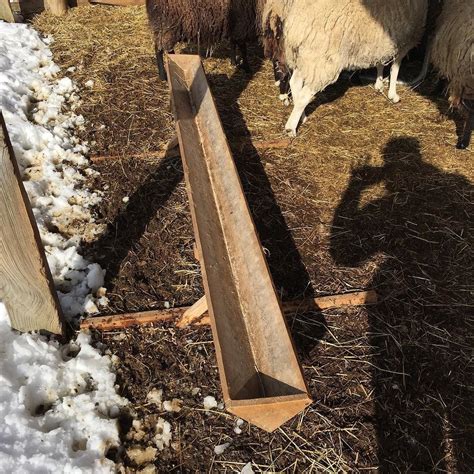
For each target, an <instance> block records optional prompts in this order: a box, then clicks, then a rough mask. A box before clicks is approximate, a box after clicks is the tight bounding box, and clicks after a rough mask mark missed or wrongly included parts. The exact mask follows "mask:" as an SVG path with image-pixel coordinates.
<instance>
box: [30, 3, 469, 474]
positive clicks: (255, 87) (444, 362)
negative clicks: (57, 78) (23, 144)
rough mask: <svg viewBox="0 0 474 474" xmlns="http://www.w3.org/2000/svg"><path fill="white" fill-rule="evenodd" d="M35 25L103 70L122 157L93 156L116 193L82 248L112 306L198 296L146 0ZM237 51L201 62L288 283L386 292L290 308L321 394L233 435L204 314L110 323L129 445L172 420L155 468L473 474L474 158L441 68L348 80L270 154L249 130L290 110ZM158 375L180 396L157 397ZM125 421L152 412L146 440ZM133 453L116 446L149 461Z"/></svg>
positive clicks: (108, 127)
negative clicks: (443, 89)
mask: <svg viewBox="0 0 474 474" xmlns="http://www.w3.org/2000/svg"><path fill="white" fill-rule="evenodd" d="M35 25H36V27H37V28H39V29H41V30H42V31H43V32H44V33H48V34H52V35H53V36H54V38H55V42H54V43H53V45H52V49H53V52H54V54H55V60H56V61H57V62H58V64H59V65H61V67H62V68H63V70H64V69H66V68H68V67H71V66H74V67H75V68H76V69H75V70H74V71H73V72H71V73H70V76H71V77H72V78H73V79H75V80H76V81H77V82H78V83H79V84H80V85H83V86H84V84H85V83H86V81H88V80H89V79H92V80H93V81H94V85H93V86H92V88H88V87H85V86H84V88H83V90H82V94H81V95H82V98H83V105H82V107H81V113H83V114H84V116H85V118H86V121H87V129H86V132H85V138H86V139H88V141H89V142H90V143H92V144H93V149H92V154H93V155H101V156H104V155H106V156H112V157H117V156H118V157H120V158H119V159H117V158H108V159H103V160H101V161H96V163H95V165H94V167H95V168H96V169H97V170H98V171H99V172H100V177H99V178H97V181H96V182H95V183H92V184H93V185H94V186H96V187H98V188H99V189H102V190H103V191H104V199H103V202H102V204H101V205H100V207H99V209H97V214H98V219H99V220H100V221H101V222H103V223H104V224H106V225H107V232H106V233H105V234H104V235H103V236H102V237H101V238H100V239H99V240H98V241H96V242H92V243H90V244H89V246H88V248H87V253H88V254H89V255H90V256H91V257H92V258H95V259H96V261H98V262H99V263H100V264H101V265H102V266H103V267H104V268H106V270H107V275H106V286H107V288H108V296H109V298H110V307H109V308H107V310H106V311H104V314H107V313H117V312H125V311H127V312H128V311H136V310H144V309H152V308H163V307H164V306H165V305H168V304H169V305H171V306H181V305H187V304H191V303H193V302H194V301H195V300H197V299H198V298H199V297H200V296H202V291H203V290H202V283H201V276H200V269H199V265H198V263H197V262H196V260H195V259H194V257H193V241H194V237H193V232H192V226H191V219H190V214H189V209H188V202H187V196H186V190H185V186H184V183H183V171H182V167H181V163H180V159H179V158H169V159H156V158H150V157H148V158H147V157H146V156H145V157H144V155H147V154H149V153H150V152H152V151H154V150H155V151H156V150H159V149H160V148H161V147H162V146H163V145H164V144H166V143H167V141H168V140H169V139H170V138H171V136H172V134H173V127H174V125H173V121H172V117H171V114H170V112H169V105H168V91H167V85H166V84H165V83H162V82H160V81H159V79H158V76H157V71H156V67H155V62H154V53H153V46H152V42H151V37H150V35H149V32H148V30H147V25H146V18H145V14H144V10H143V9H142V8H124V9H118V8H108V7H80V8H76V9H73V10H71V11H70V13H69V14H68V16H67V17H66V18H65V19H61V20H53V19H52V18H51V17H49V16H48V15H45V14H43V15H41V16H40V17H38V18H37V20H36V22H35ZM227 53H228V51H227V50H226V48H225V47H223V48H222V49H221V50H218V51H217V52H216V54H215V55H214V57H213V58H209V59H206V60H205V61H204V66H205V70H206V73H207V76H208V80H209V83H210V85H211V88H212V91H213V94H214V96H215V99H216V102H217V106H218V109H219V113H220V115H221V118H222V121H223V124H224V128H225V131H226V134H227V136H228V138H229V141H230V143H231V146H232V148H233V152H234V158H235V161H236V164H237V167H238V170H239V173H240V177H241V180H242V182H243V186H244V190H245V193H246V197H247V200H248V202H249V205H250V208H251V212H252V215H253V217H254V220H255V222H256V225H257V229H258V232H259V235H260V238H261V241H262V244H263V246H264V247H265V248H266V254H267V257H268V262H269V265H270V269H271V272H272V275H273V278H274V281H275V284H276V287H277V289H278V292H279V294H280V295H281V297H282V299H284V300H286V299H293V298H299V297H302V296H303V295H306V296H309V295H325V294H333V293H342V292H347V291H353V290H356V289H369V288H375V289H376V290H377V292H378V294H379V297H380V303H379V304H377V305H376V306H370V307H365V308H349V309H338V310H328V311H324V312H322V313H313V314H305V315H300V314H296V315H293V316H291V317H290V318H289V320H288V321H289V325H290V328H291V332H292V335H293V337H294V339H295V344H296V347H297V350H298V353H299V355H300V358H301V361H302V364H303V369H304V374H305V377H306V380H307V382H308V385H309V389H310V392H311V395H312V397H313V398H314V403H313V404H312V405H311V406H310V407H309V408H308V409H307V410H305V411H304V412H303V413H302V414H301V415H299V416H297V417H295V419H293V420H292V421H290V422H288V423H286V424H285V425H284V426H283V427H282V428H280V429H279V430H277V431H275V432H274V433H272V434H268V433H265V432H263V431H261V430H259V429H257V428H254V427H251V426H249V425H247V424H244V425H243V426H242V433H241V434H237V433H236V432H235V431H234V429H235V428H236V419H235V417H233V416H231V415H229V414H227V413H226V412H225V410H223V409H220V408H215V409H212V410H211V411H206V410H204V408H203V403H202V402H203V397H205V396H207V395H212V396H215V397H216V398H217V399H218V400H219V401H220V396H221V395H220V388H219V383H218V374H217V369H216V363H215V358H214V349H213V345H212V337H211V333H210V330H209V329H206V328H192V329H187V330H185V331H178V330H176V329H175V328H173V327H169V326H162V325H159V326H158V325H157V326H155V327H142V328H139V329H128V330H124V331H122V332H120V333H118V332H117V333H104V334H97V340H98V341H101V342H102V343H104V344H105V347H106V348H107V351H108V352H109V353H110V354H114V355H115V356H117V358H118V362H117V375H118V384H119V386H120V391H121V393H122V394H123V395H124V396H126V397H127V398H128V399H129V400H130V401H131V412H130V414H129V415H128V417H127V416H124V417H123V420H121V421H122V424H121V426H122V431H123V433H122V436H123V442H124V447H125V451H126V450H127V449H129V448H130V447H132V446H135V445H140V446H142V447H146V446H152V445H154V444H153V440H152V439H151V438H152V435H153V433H152V431H153V430H152V429H151V427H153V426H154V425H155V424H156V421H157V418H158V417H163V418H164V419H166V420H167V421H169V422H170V423H171V426H172V441H171V445H170V446H169V447H165V449H164V450H163V451H159V452H158V454H157V456H156V459H155V460H154V465H155V466H156V470H157V471H158V472H175V471H177V472H211V471H229V472H240V470H241V469H242V468H243V467H244V466H245V465H246V464H247V463H249V462H252V467H253V469H254V471H255V472H341V471H346V472H348V471H356V472H359V471H367V470H380V471H382V472H408V471H410V472H429V471H439V472H470V471H472V465H473V462H474V459H473V456H474V445H473V442H474V431H473V428H474V411H473V400H474V393H473V378H472V366H471V363H472V362H471V361H472V347H473V341H472V329H473V319H472V317H473V306H474V304H473V301H474V300H473V294H474V287H473V282H474V251H473V248H474V247H473V243H474V242H473V230H474V229H473V222H474V220H473V219H474V218H473V216H474V187H473V179H474V173H473V163H474V162H473V153H472V147H471V149H470V150H466V151H460V150H456V149H455V147H454V144H455V143H456V133H457V132H459V127H460V124H461V120H460V118H459V117H458V116H457V115H456V114H453V113H451V112H449V111H448V103H447V100H446V99H445V98H443V97H440V96H435V95H433V93H432V92H433V89H434V78H433V77H431V78H430V79H428V80H426V81H425V82H424V83H423V84H422V85H421V86H420V87H419V88H417V89H416V90H409V89H407V88H403V87H401V88H400V95H401V99H402V100H401V103H399V104H397V105H393V104H391V103H390V102H389V101H388V100H387V99H386V97H385V96H384V95H382V94H380V93H378V92H376V91H375V90H374V88H373V87H372V86H371V85H364V86H358V85H354V84H351V82H350V81H349V80H348V79H341V80H339V81H338V83H336V84H335V85H333V86H331V87H329V88H328V90H326V91H324V92H323V93H321V94H320V95H319V96H318V98H317V99H316V100H315V101H314V103H313V104H312V105H311V106H310V113H309V114H308V121H307V123H306V124H304V125H303V126H302V127H301V129H300V133H299V135H298V137H297V138H296V139H295V140H294V141H293V142H292V143H291V145H290V146H289V147H288V148H287V149H283V150H281V149H280V150H266V151H265V152H258V151H257V150H256V149H255V148H254V147H252V145H251V143H252V141H254V140H259V139H265V140H271V139H281V138H282V137H283V136H284V134H283V125H284V123H285V121H286V118H287V116H288V114H289V111H290V109H288V108H286V107H285V106H284V105H283V104H281V103H280V102H279V100H278V98H277V90H276V88H275V87H274V85H273V78H272V73H271V67H270V65H269V64H268V63H267V62H265V61H264V60H263V59H262V58H261V56H260V52H259V51H258V50H255V49H253V50H252V55H251V66H252V73H251V74H245V73H244V72H242V71H235V70H234V68H233V67H232V66H231V65H230V61H229V60H228V59H227ZM235 137H240V139H241V140H242V137H244V138H243V139H244V140H247V142H248V143H247V146H246V147H245V148H244V149H242V148H241V147H237V145H235V144H234V145H233V143H235ZM124 198H128V200H127V199H125V201H127V202H124V200H123V199H124ZM152 388H157V389H162V390H163V392H164V399H166V400H171V399H172V398H178V399H180V400H182V401H183V407H182V410H181V411H180V412H179V413H168V412H161V411H158V410H157V409H156V406H153V405H152V404H150V403H149V402H148V401H147V398H146V396H147V394H148V393H149V392H150V390H151V389H152ZM193 389H194V390H193ZM197 389H199V392H197ZM132 419H135V420H141V421H142V422H143V423H144V425H145V426H146V427H149V433H148V435H147V436H145V437H144V438H142V439H141V440H140V441H137V440H133V439H130V438H131V433H132V432H133V430H131V429H130V426H131V425H130V424H131V420H132ZM237 431H238V430H237ZM226 442H230V443H231V444H230V446H229V447H228V448H227V449H226V450H225V451H224V453H222V454H220V455H216V454H215V453H214V447H215V446H216V445H220V444H223V443H226ZM125 451H124V452H114V453H112V452H111V454H110V456H111V457H113V458H114V459H116V460H117V462H118V463H119V465H120V466H121V468H122V469H127V470H129V471H130V472H135V471H137V470H139V469H141V468H142V467H143V466H141V467H138V466H137V465H136V464H135V463H134V462H133V461H132V460H131V459H130V458H129V456H128V455H127V454H126V452H125Z"/></svg>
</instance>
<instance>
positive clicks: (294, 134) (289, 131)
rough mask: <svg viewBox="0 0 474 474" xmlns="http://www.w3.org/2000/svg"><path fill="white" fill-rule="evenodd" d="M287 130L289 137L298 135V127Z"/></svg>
mask: <svg viewBox="0 0 474 474" xmlns="http://www.w3.org/2000/svg"><path fill="white" fill-rule="evenodd" d="M285 132H286V133H287V134H288V136H289V137H292V138H295V137H296V129H292V128H285Z"/></svg>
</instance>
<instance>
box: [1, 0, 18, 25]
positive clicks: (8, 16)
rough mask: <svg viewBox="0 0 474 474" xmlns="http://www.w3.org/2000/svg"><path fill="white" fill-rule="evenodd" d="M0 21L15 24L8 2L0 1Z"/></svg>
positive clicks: (5, 0)
mask: <svg viewBox="0 0 474 474" xmlns="http://www.w3.org/2000/svg"><path fill="white" fill-rule="evenodd" d="M0 20H4V21H6V22H8V23H15V18H14V16H13V12H12V9H11V6H10V1H9V0H0Z"/></svg>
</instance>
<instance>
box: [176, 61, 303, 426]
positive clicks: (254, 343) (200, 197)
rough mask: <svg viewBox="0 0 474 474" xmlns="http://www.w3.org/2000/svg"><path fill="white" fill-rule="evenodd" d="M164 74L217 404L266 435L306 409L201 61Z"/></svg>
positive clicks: (280, 315) (289, 342) (299, 373)
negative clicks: (218, 391) (215, 371)
mask: <svg viewBox="0 0 474 474" xmlns="http://www.w3.org/2000/svg"><path fill="white" fill-rule="evenodd" d="M167 68H168V78H169V85H170V89H171V102H172V105H173V112H174V116H175V120H176V130H177V135H178V140H179V146H180V153H181V158H182V161H183V168H184V174H185V178H186V185H187V191H188V196H189V201H190V206H191V214H192V218H193V226H194V233H195V237H196V243H197V246H198V249H199V255H200V258H201V265H202V266H201V268H202V274H203V280H204V288H205V292H206V297H207V303H208V310H209V316H210V321H211V327H212V332H213V339H214V345H215V348H216V356H217V363H218V367H219V375H220V379H221V386H222V391H223V395H224V401H225V403H226V407H227V409H228V410H229V411H230V412H231V413H233V414H235V415H237V416H239V417H241V418H243V419H245V420H247V421H249V422H250V423H253V424H255V425H256V426H259V427H260V428H263V429H264V430H267V431H273V430H275V429H276V428H278V427H279V426H280V425H281V424H283V423H284V422H285V421H287V420H289V419H290V418H292V417H293V416H294V415H296V414H297V413H299V412H300V411H301V410H303V409H304V408H305V407H306V406H307V405H309V404H310V403H311V399H310V397H309V395H308V391H307V387H306V384H305V381H304V379H303V375H302V371H301V367H300V365H299V363H298V360H297V357H296V353H295V349H294V347H293V343H292V340H291V338H290V335H289V332H288V328H287V326H286V322H285V318H284V316H283V312H282V309H281V306H280V303H279V300H278V297H277V294H276V291H275V288H274V286H273V281H272V279H271V276H270V272H269V270H268V267H267V263H266V260H265V257H264V254H263V251H262V245H261V243H260V241H259V239H258V237H257V233H256V230H255V225H254V223H253V221H252V218H251V215H250V212H249V209H248V205H247V202H246V200H245V197H244V194H243V190H242V185H241V183H240V180H239V177H238V173H237V170H236V167H235V165H234V161H233V158H232V155H231V153H230V150H229V146H228V143H227V141H226V138H225V135H224V131H223V129H222V125H221V123H220V120H219V116H218V114H217V110H216V107H215V104H214V100H213V98H212V95H211V92H210V89H209V87H208V84H207V81H206V76H205V74H204V70H203V68H202V66H201V61H200V59H199V56H194V55H170V56H169V57H168V64H167Z"/></svg>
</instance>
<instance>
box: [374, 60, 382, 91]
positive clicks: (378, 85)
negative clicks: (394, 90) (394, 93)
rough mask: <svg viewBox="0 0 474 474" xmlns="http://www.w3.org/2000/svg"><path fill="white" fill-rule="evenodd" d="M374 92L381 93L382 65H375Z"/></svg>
mask: <svg viewBox="0 0 474 474" xmlns="http://www.w3.org/2000/svg"><path fill="white" fill-rule="evenodd" d="M374 88H375V90H377V91H380V92H382V91H383V64H382V63H377V80H376V81H375V85H374Z"/></svg>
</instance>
